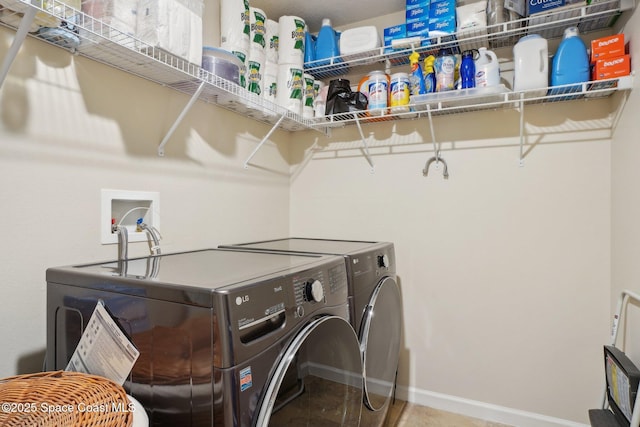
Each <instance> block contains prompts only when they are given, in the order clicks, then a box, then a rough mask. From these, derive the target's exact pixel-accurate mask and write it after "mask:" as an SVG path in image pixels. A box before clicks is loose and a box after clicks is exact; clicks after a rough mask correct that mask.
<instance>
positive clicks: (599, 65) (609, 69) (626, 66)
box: [593, 55, 631, 80]
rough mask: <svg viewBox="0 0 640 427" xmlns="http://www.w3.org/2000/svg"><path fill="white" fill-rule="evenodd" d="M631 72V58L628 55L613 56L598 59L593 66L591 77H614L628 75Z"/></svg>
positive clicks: (601, 78) (599, 78) (597, 78)
mask: <svg viewBox="0 0 640 427" xmlns="http://www.w3.org/2000/svg"><path fill="white" fill-rule="evenodd" d="M630 73H631V58H630V57H629V55H622V56H617V57H614V58H605V59H599V60H597V61H596V64H595V66H594V67H593V79H594V80H604V79H615V78H617V77H623V76H628V75H629V74H630Z"/></svg>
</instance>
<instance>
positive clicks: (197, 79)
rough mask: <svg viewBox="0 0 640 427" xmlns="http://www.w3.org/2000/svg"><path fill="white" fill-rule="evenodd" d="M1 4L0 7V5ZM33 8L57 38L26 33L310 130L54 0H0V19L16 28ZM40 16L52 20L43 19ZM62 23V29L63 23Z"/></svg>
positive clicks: (294, 127) (248, 95)
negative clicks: (29, 1) (199, 90)
mask: <svg viewBox="0 0 640 427" xmlns="http://www.w3.org/2000/svg"><path fill="white" fill-rule="evenodd" d="M2 6H4V9H2V8H1V7H2ZM29 7H35V8H37V9H38V14H37V15H36V20H35V23H36V24H38V25H42V24H47V25H58V26H59V25H62V27H60V28H59V29H58V30H60V32H59V34H60V35H61V37H58V38H52V37H46V34H44V33H43V32H42V31H41V30H37V31H35V32H30V34H29V35H31V36H33V37H36V38H39V39H42V40H44V41H45V42H48V43H52V44H54V45H57V46H59V47H62V48H65V49H67V50H70V51H71V52H73V53H76V54H79V55H81V56H84V57H87V58H90V59H93V60H95V61H98V62H101V63H103V64H106V65H109V66H111V67H114V68H117V69H119V70H122V71H125V72H127V73H130V74H134V75H136V76H139V77H142V78H145V79H147V80H150V81H153V82H155V83H158V84H160V85H163V86H168V87H171V88H173V89H175V90H178V91H180V92H182V93H185V94H187V95H189V96H193V94H195V92H196V90H197V89H198V88H199V86H200V85H201V84H202V83H203V82H204V83H205V87H204V90H202V92H201V94H200V96H199V99H201V100H203V101H205V102H208V103H213V104H217V105H219V106H221V107H223V108H225V109H227V110H231V111H234V112H237V113H239V114H241V115H243V116H248V117H251V118H252V119H254V120H258V121H261V122H263V123H267V124H271V125H273V124H275V123H276V122H278V121H279V119H280V118H281V117H283V116H284V119H283V120H282V121H280V125H279V126H280V127H281V128H282V129H284V130H288V131H298V130H303V129H310V128H311V124H312V122H311V121H310V120H308V119H305V118H303V117H302V116H301V115H299V114H295V113H293V112H291V111H289V110H287V109H285V108H284V107H281V106H279V105H277V104H274V103H272V102H270V101H268V100H266V99H263V98H261V97H259V96H258V95H256V94H254V93H252V92H249V91H248V90H246V89H244V88H242V87H241V86H238V85H236V84H234V83H232V82H229V81H227V80H224V79H222V78H220V77H218V76H216V75H213V74H211V73H209V72H208V71H206V70H203V69H202V68H201V67H200V66H199V65H197V64H193V63H190V62H189V61H187V60H185V59H183V58H180V57H177V56H175V55H172V54H170V53H169V52H167V51H165V50H163V49H160V48H158V47H156V46H152V45H149V44H148V43H145V42H144V41H142V40H140V39H137V38H135V37H133V36H132V35H130V34H127V33H125V32H122V31H120V30H118V29H117V28H115V27H113V26H111V25H108V24H106V23H105V22H102V21H100V20H98V19H96V18H93V17H92V16H90V15H87V14H86V13H83V12H81V11H79V10H77V9H74V8H72V7H70V6H69V5H67V4H65V3H62V2H60V1H57V0H34V1H33V3H28V2H25V1H23V0H0V9H2V10H1V12H2V15H0V24H3V25H4V26H8V27H10V28H14V29H15V28H17V26H18V25H19V23H20V20H21V15H22V13H24V12H26V11H27V9H28V8H29ZM45 17H50V18H52V19H49V20H46V21H45V20H44V19H45ZM65 24H67V26H66V28H65V27H64V25H65Z"/></svg>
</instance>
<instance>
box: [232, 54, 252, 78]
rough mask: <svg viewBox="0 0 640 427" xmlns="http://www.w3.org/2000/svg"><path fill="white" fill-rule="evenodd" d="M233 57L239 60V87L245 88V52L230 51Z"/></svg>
mask: <svg viewBox="0 0 640 427" xmlns="http://www.w3.org/2000/svg"><path fill="white" fill-rule="evenodd" d="M231 53H233V54H234V55H235V56H237V57H238V59H240V61H241V62H242V65H241V66H240V86H242V87H247V59H248V58H247V51H242V50H240V49H235V50H231Z"/></svg>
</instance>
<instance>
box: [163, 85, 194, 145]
mask: <svg viewBox="0 0 640 427" xmlns="http://www.w3.org/2000/svg"><path fill="white" fill-rule="evenodd" d="M205 83H206V82H204V81H203V82H202V83H200V86H198V89H196V91H195V92H194V93H193V95H192V96H191V99H189V102H187V105H185V106H184V108H183V109H182V112H181V113H180V115H179V116H178V118H177V119H176V121H175V122H173V125H171V128H170V129H169V131H168V132H167V134H166V135H165V136H164V138H163V139H162V142H160V145H159V146H158V156H160V157H162V156H164V146H165V145H166V144H167V142H168V141H169V138H171V136H172V135H173V133H174V132H175V131H176V129H177V128H178V126H179V125H180V123H181V122H182V120H183V119H184V118H185V116H186V115H187V113H188V112H189V110H191V107H193V104H195V103H196V101H197V100H198V98H199V97H200V94H201V93H202V90H203V89H204V85H205Z"/></svg>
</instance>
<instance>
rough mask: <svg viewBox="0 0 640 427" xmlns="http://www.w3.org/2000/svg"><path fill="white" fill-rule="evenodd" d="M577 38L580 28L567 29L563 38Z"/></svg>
mask: <svg viewBox="0 0 640 427" xmlns="http://www.w3.org/2000/svg"><path fill="white" fill-rule="evenodd" d="M576 36H578V27H569V28H565V30H564V35H563V38H565V39H568V38H569V37H576Z"/></svg>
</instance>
